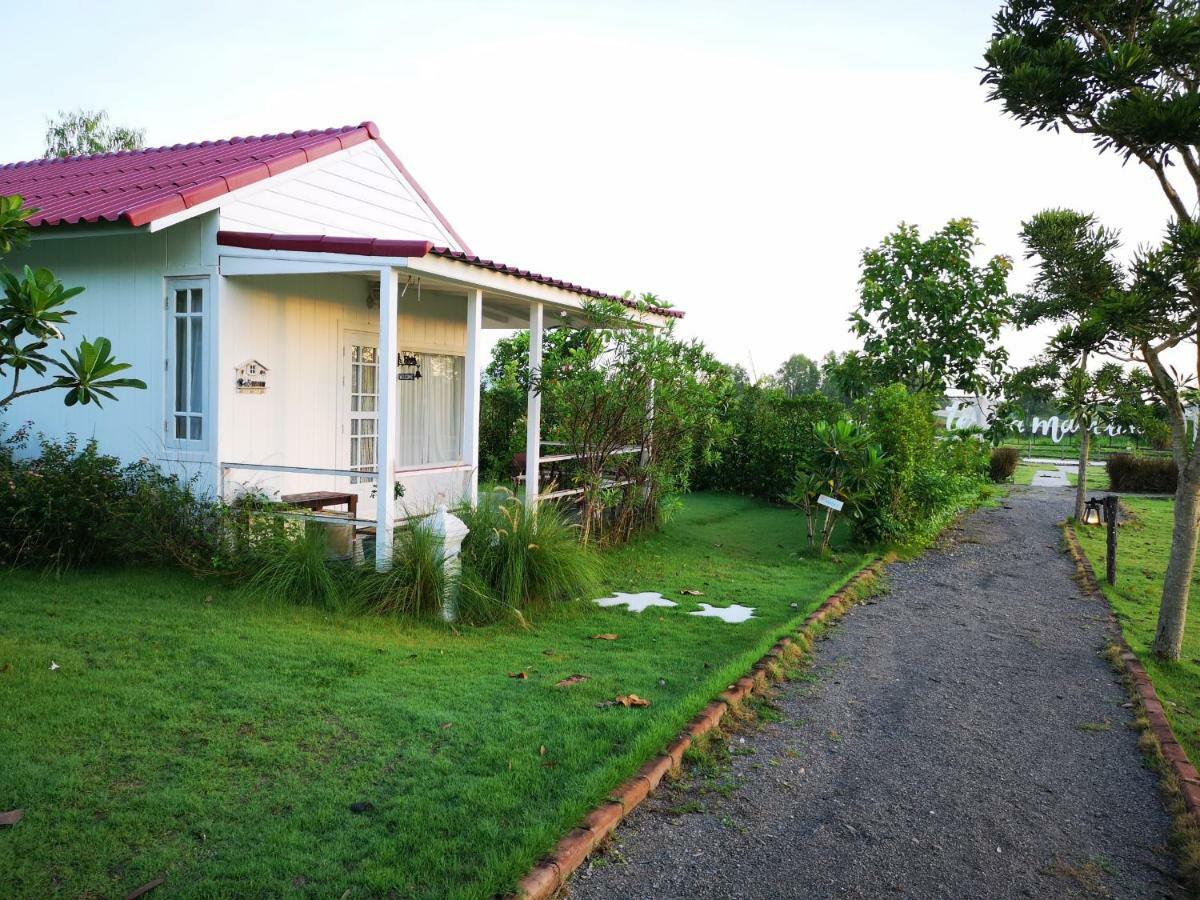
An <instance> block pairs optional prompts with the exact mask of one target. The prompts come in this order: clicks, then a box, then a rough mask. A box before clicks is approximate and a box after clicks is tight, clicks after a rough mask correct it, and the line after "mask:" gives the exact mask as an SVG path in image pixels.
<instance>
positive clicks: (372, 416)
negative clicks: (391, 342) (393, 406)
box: [342, 331, 379, 484]
mask: <svg viewBox="0 0 1200 900" xmlns="http://www.w3.org/2000/svg"><path fill="white" fill-rule="evenodd" d="M378 344H379V340H378V338H376V337H375V336H374V335H372V334H369V333H367V332H363V331H347V332H346V333H345V343H344V346H343V348H342V356H343V358H344V360H345V374H344V376H343V379H342V384H343V387H342V396H343V398H344V404H343V409H345V410H346V418H345V420H344V422H343V426H342V448H343V450H342V453H344V454H345V455H344V457H343V458H344V459H346V460H347V466H346V468H348V469H353V470H354V471H357V472H368V473H371V474H374V472H375V467H376V463H377V461H378V459H379V457H378V452H379V347H378ZM352 480H353V482H354V483H356V484H358V483H361V484H373V483H374V480H373V479H369V478H368V479H358V478H355V479H352Z"/></svg>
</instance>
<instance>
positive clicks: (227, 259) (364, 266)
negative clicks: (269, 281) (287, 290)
mask: <svg viewBox="0 0 1200 900" xmlns="http://www.w3.org/2000/svg"><path fill="white" fill-rule="evenodd" d="M219 249H220V251H221V255H220V268H221V274H222V275H225V276H226V277H231V276H238V275H323V274H337V273H339V272H377V271H379V267H380V266H389V267H391V268H396V269H402V268H404V267H405V266H406V265H407V263H408V260H407V259H405V258H404V257H399V256H397V257H392V256H387V257H384V256H350V255H347V254H342V253H303V252H299V251H295V250H249V249H244V248H241V247H238V248H233V247H224V246H222V247H220V248H219Z"/></svg>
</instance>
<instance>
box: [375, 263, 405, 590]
mask: <svg viewBox="0 0 1200 900" xmlns="http://www.w3.org/2000/svg"><path fill="white" fill-rule="evenodd" d="M399 301H400V279H399V274H398V273H397V271H396V269H394V268H392V267H388V268H385V269H380V270H379V424H378V426H377V427H376V432H377V434H378V436H377V437H376V439H375V441H376V457H375V464H376V476H377V477H376V479H375V486H376V488H377V490H376V494H375V568H376V569H377V570H378V571H380V572H384V571H387V570H388V569H390V568H391V567H392V536H393V535H392V530H393V528H394V527H395V500H394V497H393V495H394V494H395V490H396V444H397V441H396V349H397V347H396V345H397V338H398V334H397V332H398V330H399V306H400V302H399Z"/></svg>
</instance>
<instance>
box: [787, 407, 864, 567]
mask: <svg viewBox="0 0 1200 900" xmlns="http://www.w3.org/2000/svg"><path fill="white" fill-rule="evenodd" d="M813 434H814V436H815V437H816V439H817V440H816V446H815V448H814V450H813V451H812V453H811V454H810V455H809V458H808V459H806V460H805V461H804V462H803V463H802V464H801V466H800V468H799V471H797V473H796V480H795V482H794V483H793V485H792V492H791V494H790V495H789V496H788V497H787V500H788V502H789V503H792V504H793V505H795V506H798V507H800V509H802V510H803V511H804V516H805V519H806V522H807V528H808V548H809V549H810V550H818V551H819V552H820V553H822V554H824V553H826V552H828V550H829V542H830V540H831V539H832V538H833V530H834V527H835V526H836V525H837V520H838V517H839V516H840V515H842V514H843V513H849V514H850V515H852V516H857V515H859V514H860V511H861V505H862V503H863V502H864V500H865V499H866V498H867V497H869V496H871V493H872V491H873V490H874V489H875V487H876V486H877V485H878V483H879V480H880V478H882V477H883V466H884V461H885V458H884V455H883V453H882V452H881V451H880V449H879V447H878V446H877V445H875V444H873V443H871V440H870V435H869V434H868V433H867V431H866V429H864V428H863V427H862V426H861V425H859V424H857V423H855V422H852V421H850V420H849V419H839V420H838V421H836V422H832V423H830V422H817V423H816V424H814V425H813ZM822 495H825V496H826V497H829V498H830V499H832V500H834V501H835V502H836V503H840V504H841V508H840V509H835V508H834V507H833V506H829V505H822V504H821V503H820V502H819V501H820V498H821V496H822ZM822 509H824V510H825V517H824V521H823V522H821V529H820V540H819V541H818V539H817V523H818V521H820V515H821V510H822Z"/></svg>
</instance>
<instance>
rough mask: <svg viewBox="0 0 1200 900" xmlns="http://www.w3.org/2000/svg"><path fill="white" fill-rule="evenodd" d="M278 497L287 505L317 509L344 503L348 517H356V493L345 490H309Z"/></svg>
mask: <svg viewBox="0 0 1200 900" xmlns="http://www.w3.org/2000/svg"><path fill="white" fill-rule="evenodd" d="M279 499H280V500H282V501H283V502H284V503H286V504H288V505H289V506H298V507H300V508H301V509H313V510H317V509H325V508H326V507H329V506H342V505H345V507H346V509H348V510H349V511H350V518H352V519H357V518H358V494H350V493H346V492H345V491H309V492H308V493H305V494H284V495H283V496H282V497H280V498H279Z"/></svg>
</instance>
